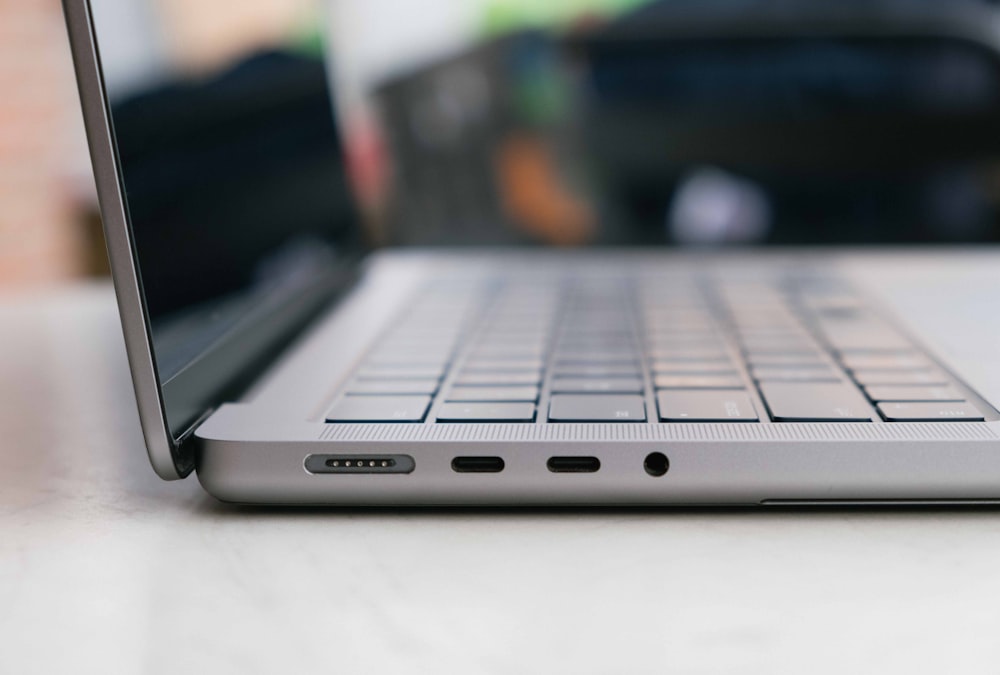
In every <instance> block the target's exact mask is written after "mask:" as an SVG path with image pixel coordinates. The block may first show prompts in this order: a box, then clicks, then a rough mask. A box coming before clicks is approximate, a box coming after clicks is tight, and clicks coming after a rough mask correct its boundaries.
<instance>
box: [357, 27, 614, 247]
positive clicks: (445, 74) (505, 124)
mask: <svg viewBox="0 0 1000 675" xmlns="http://www.w3.org/2000/svg"><path fill="white" fill-rule="evenodd" d="M565 66H566V64H565V63H564V61H563V58H562V54H561V53H560V52H559V50H558V49H557V46H556V44H555V43H554V42H553V40H552V39H551V37H550V36H548V35H547V34H545V33H543V32H540V31H524V32H519V33H516V34H511V35H508V36H505V37H502V38H499V39H495V40H491V41H489V42H486V43H482V44H479V45H476V46H475V47H473V48H471V49H469V50H467V51H464V52H462V53H460V54H456V55H454V56H452V57H451V58H446V59H443V60H440V61H438V62H435V63H431V64H427V65H424V66H421V67H420V68H417V69H415V70H414V71H412V72H408V73H404V74H401V75H399V76H397V77H394V78H392V79H391V80H389V81H387V82H384V83H383V84H382V85H381V86H380V87H379V88H378V90H377V92H376V99H377V104H378V107H379V113H380V117H381V122H382V125H383V130H384V133H385V135H386V140H387V145H388V148H389V155H390V162H391V177H390V186H389V194H390V204H389V206H388V212H389V215H388V219H387V224H386V241H387V243H390V244H425V245H454V244H495V243H504V244H519V243H546V244H562V245H566V244H579V243H584V242H586V241H589V240H591V239H592V237H593V235H594V224H595V219H594V215H593V213H592V212H591V210H590V206H589V204H588V202H587V200H586V199H583V198H582V197H581V194H583V192H584V191H583V190H581V188H580V184H581V183H582V179H581V178H580V176H579V175H577V173H578V172H579V170H580V168H581V167H582V166H584V164H583V163H582V162H581V161H580V158H579V157H578V155H577V151H578V150H579V148H580V144H579V141H578V139H577V138H576V129H575V128H574V126H573V117H572V115H570V111H569V109H568V106H569V102H570V97H571V95H572V91H571V90H570V83H569V78H568V74H567V73H566V72H565Z"/></svg>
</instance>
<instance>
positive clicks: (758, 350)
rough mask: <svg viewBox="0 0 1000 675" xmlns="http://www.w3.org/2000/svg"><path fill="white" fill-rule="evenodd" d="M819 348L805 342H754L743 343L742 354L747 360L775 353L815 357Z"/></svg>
mask: <svg viewBox="0 0 1000 675" xmlns="http://www.w3.org/2000/svg"><path fill="white" fill-rule="evenodd" d="M819 353H820V352H819V350H818V349H817V348H816V347H815V346H813V345H811V344H809V343H806V342H800V343H796V344H789V345H780V344H771V345H768V344H764V343H754V344H753V346H747V345H743V354H744V355H745V356H746V357H747V359H748V360H753V359H757V358H760V357H761V356H773V355H775V354H777V355H781V356H813V357H817V356H818V355H819Z"/></svg>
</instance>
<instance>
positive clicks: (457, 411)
mask: <svg viewBox="0 0 1000 675" xmlns="http://www.w3.org/2000/svg"><path fill="white" fill-rule="evenodd" d="M534 420H535V404H534V403H445V404H443V405H442V406H441V409H440V410H438V413H437V421H438V422H533V421H534Z"/></svg>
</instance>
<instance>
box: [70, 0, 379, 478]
mask: <svg viewBox="0 0 1000 675" xmlns="http://www.w3.org/2000/svg"><path fill="white" fill-rule="evenodd" d="M63 4H64V9H65V13H66V17H67V24H68V27H69V33H70V39H71V43H72V49H73V56H74V62H75V67H76V72H77V80H78V84H79V88H80V94H81V100H82V104H83V110H84V118H85V123H86V128H87V135H88V140H89V144H90V151H91V156H92V160H93V164H94V169H95V176H96V180H97V188H98V195H99V199H100V206H101V211H102V216H103V219H104V228H105V236H106V239H107V245H108V250H109V257H110V261H111V267H112V274H113V277H114V283H115V289H116V294H117V297H118V303H119V310H120V314H121V318H122V325H123V330H124V334H125V342H126V349H127V351H128V357H129V362H130V367H131V371H132V376H133V383H134V386H135V391H136V398H137V401H138V405H139V413H140V419H141V423H142V429H143V434H144V436H145V441H146V445H147V449H148V451H149V455H150V459H151V461H152V463H153V466H154V468H155V469H156V471H157V473H158V474H159V475H160V476H162V477H163V478H181V477H184V476H185V475H187V474H188V473H189V472H190V471H191V470H192V469H193V468H194V452H193V448H192V436H193V434H192V431H193V430H194V428H195V427H196V426H197V425H198V423H199V422H200V421H201V420H202V419H204V417H205V416H206V415H208V414H209V413H210V412H211V411H212V410H213V409H214V408H215V407H216V406H217V405H218V404H219V403H221V402H222V401H223V400H225V399H226V398H228V397H231V396H232V395H234V393H236V392H238V391H240V389H241V388H243V387H245V386H246V385H247V384H248V383H249V381H250V380H251V379H253V377H254V376H255V375H256V374H257V373H259V371H260V370H261V369H262V368H263V367H264V366H265V365H266V364H267V363H268V362H269V361H270V359H271V358H273V356H274V354H275V353H276V352H277V351H279V350H280V349H282V348H283V347H284V346H285V345H286V344H287V343H288V342H289V341H290V340H291V339H292V338H293V336H294V335H296V334H297V333H298V332H299V331H300V330H301V329H302V327H303V326H304V325H305V324H306V323H307V322H308V321H309V320H310V319H311V318H313V317H315V316H316V314H317V312H318V311H319V309H320V308H321V307H323V306H324V305H326V304H328V303H329V302H331V300H332V299H333V298H334V297H335V296H336V295H337V293H338V292H340V291H343V290H344V289H346V288H347V287H348V286H349V285H350V284H351V281H352V278H353V276H354V274H355V272H356V269H357V264H358V261H359V259H360V257H361V255H362V254H363V250H362V245H361V235H360V231H359V227H358V223H359V221H358V217H357V213H356V211H355V208H354V204H353V202H352V198H351V194H350V191H349V189H348V181H347V172H346V168H345V164H344V162H343V159H344V155H343V152H342V146H341V143H340V139H339V138H338V134H337V130H336V125H335V117H334V110H333V105H332V98H331V92H330V91H329V86H328V82H329V79H328V78H327V74H326V71H325V68H324V58H323V53H322V52H323V49H322V47H321V46H320V43H321V41H320V40H317V39H316V38H315V36H313V37H312V38H308V37H299V38H297V39H296V38H295V37H294V36H293V37H292V38H286V37H285V36H282V35H280V34H279V35H275V34H268V35H265V36H263V37H262V38H261V39H252V40H248V41H247V42H246V43H245V44H244V43H241V44H236V45H229V46H226V47H224V48H223V47H222V46H218V49H217V50H215V51H212V50H209V51H204V50H203V51H201V52H199V51H197V49H198V45H197V44H195V42H196V41H193V40H189V38H190V36H191V35H195V36H197V35H198V34H199V31H201V34H202V35H207V34H210V32H211V30H212V22H218V21H224V20H225V16H224V15H223V14H222V12H221V11H220V9H219V8H214V5H211V3H209V4H208V5H203V6H202V7H204V9H199V10H198V11H197V12H196V13H195V15H194V16H192V17H178V16H166V15H164V14H163V12H164V8H165V6H166V3H154V2H149V1H145V2H134V0H128V1H127V2H119V1H118V0H64V3H63ZM188 7H199V5H191V4H190V3H189V4H188ZM182 19H183V20H182ZM199 44H202V46H203V45H204V44H212V42H211V40H207V41H202V42H201V43H199ZM214 47H215V45H213V49H214Z"/></svg>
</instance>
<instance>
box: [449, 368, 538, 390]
mask: <svg viewBox="0 0 1000 675" xmlns="http://www.w3.org/2000/svg"><path fill="white" fill-rule="evenodd" d="M541 381H542V375H541V373H539V372H537V371H534V372H531V371H528V372H523V373H514V372H509V373H508V372H503V373H500V372H497V373H466V372H464V371H463V372H462V374H461V375H459V376H458V379H456V380H455V384H456V385H459V386H470V385H485V386H491V387H524V386H534V385H537V384H538V383H539V382H541Z"/></svg>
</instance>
